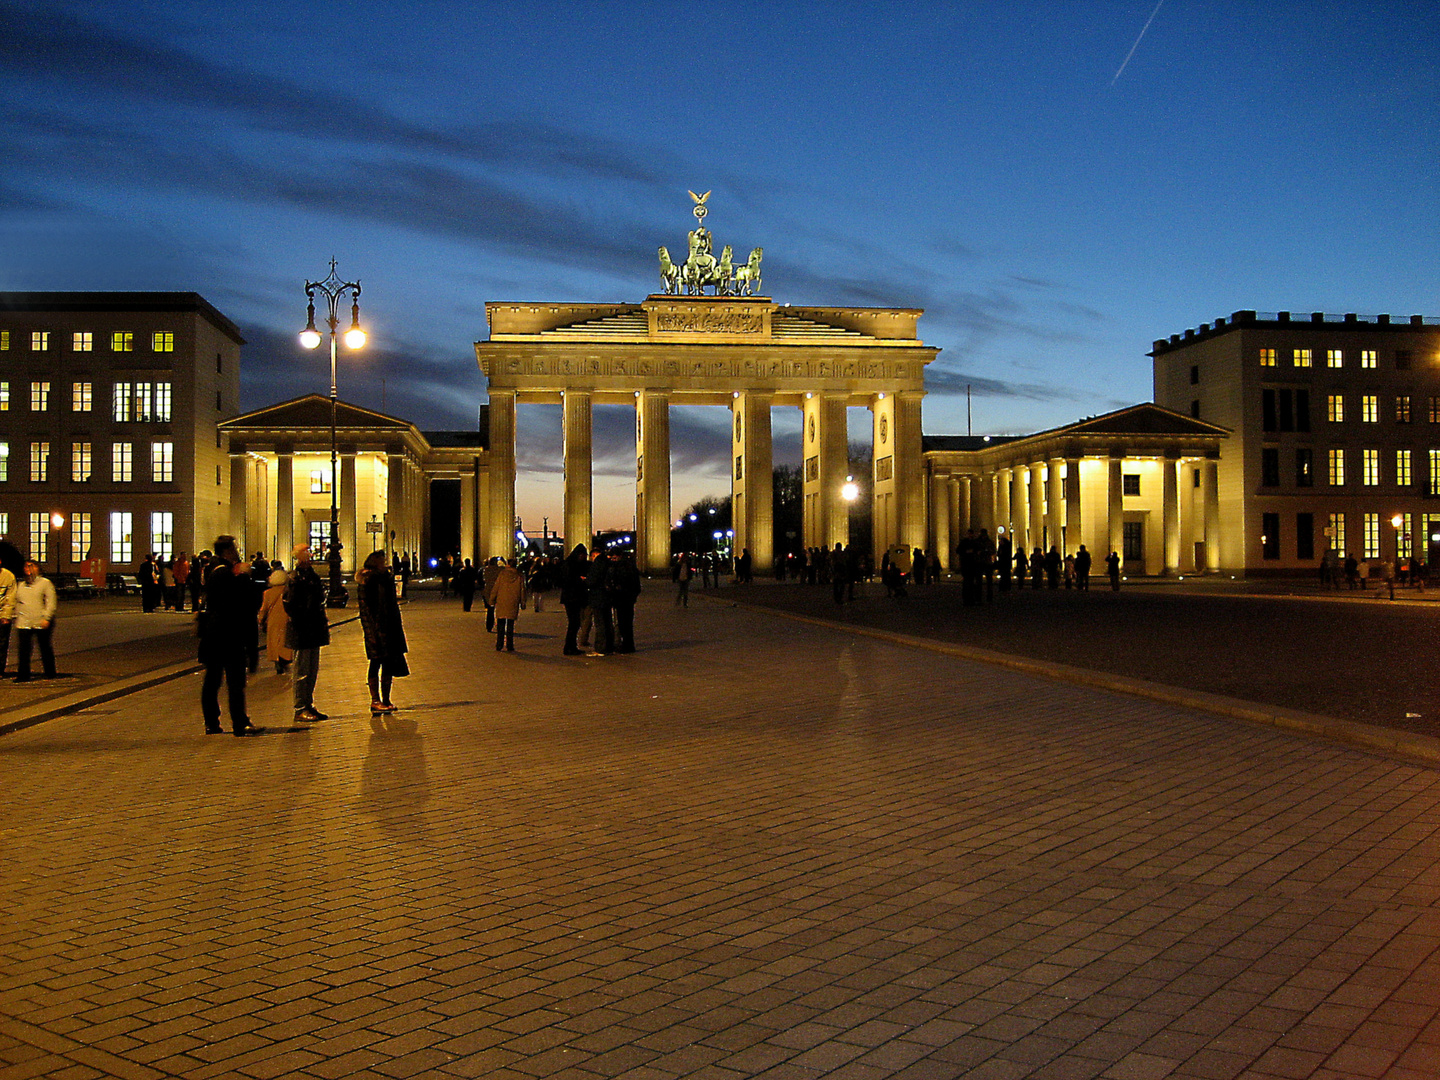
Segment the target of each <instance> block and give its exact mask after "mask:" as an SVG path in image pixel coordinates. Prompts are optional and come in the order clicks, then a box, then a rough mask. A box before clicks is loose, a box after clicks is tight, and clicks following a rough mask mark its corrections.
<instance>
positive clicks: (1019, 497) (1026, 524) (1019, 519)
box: [1010, 465, 1030, 554]
mask: <svg viewBox="0 0 1440 1080" xmlns="http://www.w3.org/2000/svg"><path fill="white" fill-rule="evenodd" d="M1026 473H1027V470H1026V468H1025V466H1024V465H1021V466H1019V467H1018V468H1012V469H1011V470H1010V524H1011V525H1012V526H1013V529H1014V531H1013V532H1012V533H1011V536H1010V543H1011V544H1012V545H1013V547H1014V548H1015V550H1016V551H1019V550H1020V549H1022V548H1024V549H1025V551H1026V553H1027V554H1028V553H1029V548H1028V547H1027V544H1028V541H1029V537H1030V515H1029V513H1028V507H1027V506H1026V505H1025V476H1026Z"/></svg>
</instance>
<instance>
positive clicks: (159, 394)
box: [155, 382, 173, 424]
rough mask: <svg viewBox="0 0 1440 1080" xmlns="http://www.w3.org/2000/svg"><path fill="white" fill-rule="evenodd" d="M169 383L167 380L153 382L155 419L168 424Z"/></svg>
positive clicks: (170, 399) (170, 398)
mask: <svg viewBox="0 0 1440 1080" xmlns="http://www.w3.org/2000/svg"><path fill="white" fill-rule="evenodd" d="M172 397H173V395H172V393H171V384H170V383H168V382H157V383H156V384H155V419H156V421H157V422H158V423H161V424H168V423H169V422H170V413H171V402H172Z"/></svg>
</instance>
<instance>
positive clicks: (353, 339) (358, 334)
mask: <svg viewBox="0 0 1440 1080" xmlns="http://www.w3.org/2000/svg"><path fill="white" fill-rule="evenodd" d="M345 344H346V345H348V346H349V347H350V348H352V349H363V348H364V347H365V331H364V330H361V329H360V327H358V326H352V327H351V328H350V329H349V330H346V331H345Z"/></svg>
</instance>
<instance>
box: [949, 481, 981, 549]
mask: <svg viewBox="0 0 1440 1080" xmlns="http://www.w3.org/2000/svg"><path fill="white" fill-rule="evenodd" d="M974 487H975V485H974V483H973V482H972V481H971V479H970V477H968V476H962V477H959V478H958V479H957V480H956V481H955V522H956V524H955V539H954V543H952V544H951V545H950V546H951V548H952V549H953V548H956V547H958V546H959V544H960V538H961V537H963V536H964V535H965V534H966V533H968V532H969V531H970V530H971V529H973V528H974V527H975V508H974V506H972V505H971V502H972V500H971V497H970V496H971V494H972V492H973V491H974ZM952 554H953V551H952Z"/></svg>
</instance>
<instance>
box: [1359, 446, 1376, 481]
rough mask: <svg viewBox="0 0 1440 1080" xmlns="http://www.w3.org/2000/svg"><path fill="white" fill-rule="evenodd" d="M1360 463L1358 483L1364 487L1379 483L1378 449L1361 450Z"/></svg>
mask: <svg viewBox="0 0 1440 1080" xmlns="http://www.w3.org/2000/svg"><path fill="white" fill-rule="evenodd" d="M1360 453H1361V455H1362V456H1361V464H1362V465H1363V468H1362V470H1361V473H1360V483H1361V484H1363V485H1364V486H1365V487H1375V486H1376V485H1377V484H1379V483H1380V451H1379V450H1362V451H1361V452H1360Z"/></svg>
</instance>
